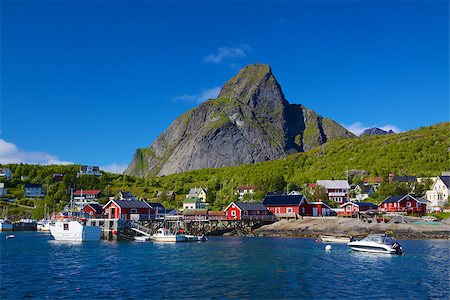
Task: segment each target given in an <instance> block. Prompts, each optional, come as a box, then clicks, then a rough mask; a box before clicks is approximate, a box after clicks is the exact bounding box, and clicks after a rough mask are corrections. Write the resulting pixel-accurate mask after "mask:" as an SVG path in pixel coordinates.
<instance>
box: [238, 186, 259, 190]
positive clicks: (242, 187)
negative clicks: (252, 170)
mask: <svg viewBox="0 0 450 300" xmlns="http://www.w3.org/2000/svg"><path fill="white" fill-rule="evenodd" d="M237 189H238V191H244V190H254V189H256V186H253V185H241V186H239V187H238V188H237Z"/></svg>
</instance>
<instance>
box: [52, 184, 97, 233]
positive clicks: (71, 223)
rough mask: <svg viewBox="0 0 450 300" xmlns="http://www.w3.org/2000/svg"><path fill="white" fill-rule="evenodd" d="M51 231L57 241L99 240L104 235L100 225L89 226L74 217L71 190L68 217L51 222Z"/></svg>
mask: <svg viewBox="0 0 450 300" xmlns="http://www.w3.org/2000/svg"><path fill="white" fill-rule="evenodd" d="M50 233H51V235H52V236H53V238H54V239H55V240H57V241H69V242H85V241H99V240H100V239H101V236H102V229H101V228H100V227H99V226H88V225H86V222H82V221H80V220H77V219H75V218H74V217H73V192H71V197H70V209H69V210H68V211H67V218H63V219H59V220H56V221H55V222H54V223H50Z"/></svg>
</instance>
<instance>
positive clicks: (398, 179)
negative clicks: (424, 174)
mask: <svg viewBox="0 0 450 300" xmlns="http://www.w3.org/2000/svg"><path fill="white" fill-rule="evenodd" d="M392 181H393V182H417V177H416V176H394V177H392Z"/></svg>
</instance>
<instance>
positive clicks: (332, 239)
mask: <svg viewBox="0 0 450 300" xmlns="http://www.w3.org/2000/svg"><path fill="white" fill-rule="evenodd" d="M319 240H320V241H321V242H324V243H336V244H347V243H349V242H351V241H352V240H353V238H352V237H344V236H333V235H319Z"/></svg>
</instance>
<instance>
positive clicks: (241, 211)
mask: <svg viewBox="0 0 450 300" xmlns="http://www.w3.org/2000/svg"><path fill="white" fill-rule="evenodd" d="M224 212H225V215H226V217H227V219H228V220H268V219H273V216H272V215H271V214H270V212H269V211H268V210H267V208H266V207H265V206H264V205H263V204H262V203H248V202H231V203H230V204H229V205H228V206H227V207H226V208H225V209H224Z"/></svg>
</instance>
